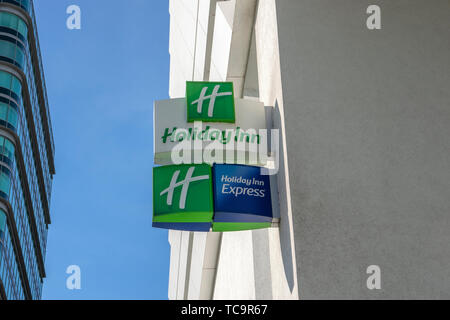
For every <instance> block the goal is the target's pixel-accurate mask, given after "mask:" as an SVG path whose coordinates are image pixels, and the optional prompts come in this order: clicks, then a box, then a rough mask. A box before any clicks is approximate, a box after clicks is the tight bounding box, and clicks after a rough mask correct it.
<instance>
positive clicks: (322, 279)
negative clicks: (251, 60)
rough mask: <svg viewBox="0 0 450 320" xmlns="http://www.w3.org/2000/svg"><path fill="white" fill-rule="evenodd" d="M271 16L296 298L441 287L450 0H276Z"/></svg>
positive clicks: (449, 263) (447, 195)
mask: <svg viewBox="0 0 450 320" xmlns="http://www.w3.org/2000/svg"><path fill="white" fill-rule="evenodd" d="M369 4H378V5H380V6H381V10H382V29H381V30H376V31H370V30H368V29H367V28H366V18H367V14H366V8H367V7H368V5H369ZM277 16H278V28H279V29H278V30H279V44H280V60H281V76H282V85H283V97H284V112H285V118H286V130H287V133H286V134H287V148H288V161H289V172H290V182H291V193H292V207H293V212H294V232H295V245H296V258H297V265H298V267H297V272H298V279H299V280H298V283H299V294H300V298H303V299H317V298H325V299H328V298H344V299H348V298H447V299H449V298H450V76H449V74H450V1H448V0H429V1H426V0H389V1H376V0H373V1H366V0H277ZM372 264H375V265H379V266H380V267H381V279H382V290H380V291H376V290H375V291H370V290H368V289H367V287H366V279H367V277H368V275H366V268H367V266H369V265H372Z"/></svg>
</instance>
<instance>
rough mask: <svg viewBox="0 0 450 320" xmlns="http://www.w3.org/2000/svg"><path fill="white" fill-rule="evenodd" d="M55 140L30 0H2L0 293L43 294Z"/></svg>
mask: <svg viewBox="0 0 450 320" xmlns="http://www.w3.org/2000/svg"><path fill="white" fill-rule="evenodd" d="M53 157H54V142H53V133H52V125H51V121H50V114H49V107H48V101H47V92H46V87H45V79H44V70H43V67H42V61H41V55H40V48H39V39H38V34H37V28H36V20H35V15H34V8H33V2H32V0H0V241H1V247H0V299H7V300H17V299H33V300H37V299H40V298H41V294H42V283H43V279H44V278H45V268H44V262H45V252H46V245H47V230H48V225H49V224H50V196H51V189H52V177H53V174H55V165H54V158H53Z"/></svg>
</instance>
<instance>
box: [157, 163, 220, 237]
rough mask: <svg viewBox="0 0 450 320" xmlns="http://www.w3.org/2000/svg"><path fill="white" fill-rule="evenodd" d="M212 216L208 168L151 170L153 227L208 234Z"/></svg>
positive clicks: (189, 167) (176, 167) (180, 166)
mask: <svg viewBox="0 0 450 320" xmlns="http://www.w3.org/2000/svg"><path fill="white" fill-rule="evenodd" d="M213 214H214V206H213V195H212V174H211V167H210V166H209V165H207V164H200V165H171V166H164V167H156V168H153V226H154V227H159V228H165V229H176V230H189V231H209V229H210V228H211V224H212V219H213Z"/></svg>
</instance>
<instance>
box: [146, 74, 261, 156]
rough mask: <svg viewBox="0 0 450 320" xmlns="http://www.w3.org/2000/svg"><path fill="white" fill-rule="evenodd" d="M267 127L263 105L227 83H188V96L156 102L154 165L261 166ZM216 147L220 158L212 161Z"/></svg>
mask: <svg viewBox="0 0 450 320" xmlns="http://www.w3.org/2000/svg"><path fill="white" fill-rule="evenodd" d="M266 128H267V125H266V113H265V108H264V104H262V103H261V102H258V101H253V100H248V99H235V98H234V94H233V84H232V83H231V82H230V83H228V82H225V83H220V82H211V83H209V82H187V84H186V98H179V99H170V100H161V101H155V103H154V135H153V136H154V144H153V145H154V163H155V164H160V165H164V164H181V163H194V162H195V163H202V162H206V163H209V164H212V163H217V162H223V163H245V164H253V165H264V164H265V161H266V156H267V140H266V135H265V134H264V133H265V132H266ZM214 151H217V153H219V152H222V153H223V157H222V159H217V158H215V159H210V153H213V154H214ZM198 153H200V154H201V158H202V159H201V161H198V160H197V159H198V157H197V158H196V159H194V156H195V154H198ZM175 156H178V157H179V158H182V159H183V161H181V160H177V159H174V157H175Z"/></svg>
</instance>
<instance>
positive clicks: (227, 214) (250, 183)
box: [153, 82, 274, 232]
mask: <svg viewBox="0 0 450 320" xmlns="http://www.w3.org/2000/svg"><path fill="white" fill-rule="evenodd" d="M262 130H266V115H265V109H264V105H263V104H262V103H260V102H257V101H253V100H246V99H235V97H234V90H233V83H231V82H187V83H186V98H181V99H171V100H163V101H156V102H155V104H154V139H155V140H154V148H155V149H154V153H155V154H154V156H155V158H154V160H155V161H154V162H155V164H157V165H162V166H159V167H155V168H154V169H153V226H154V227H157V228H164V229H173V230H187V231H205V232H209V231H217V232H223V231H238V230H252V229H260V228H268V227H270V226H271V225H272V223H273V221H274V219H273V217H272V195H271V188H270V179H269V176H267V175H262V173H261V168H260V167H259V166H250V165H248V163H249V159H252V157H254V156H257V155H258V153H259V151H260V150H264V151H266V147H267V146H266V143H267V141H266V140H265V139H264V136H263V135H261V132H262ZM199 153H200V158H199V157H198V154H199ZM225 154H226V155H227V156H226V157H222V158H221V157H219V156H224V155H225ZM230 154H231V155H232V157H231V158H229V156H230ZM180 155H181V156H180ZM177 156H178V158H177ZM177 159H182V161H178V160H177ZM230 159H231V160H230ZM256 162H257V164H259V165H261V164H262V163H263V161H262V160H260V159H258V160H257V161H256ZM225 163H227V164H225ZM252 164H253V163H252Z"/></svg>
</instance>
